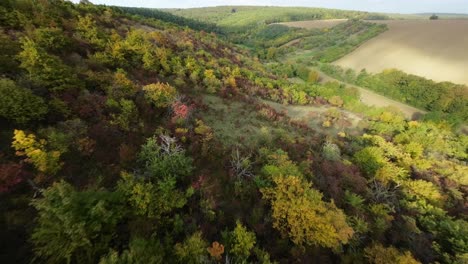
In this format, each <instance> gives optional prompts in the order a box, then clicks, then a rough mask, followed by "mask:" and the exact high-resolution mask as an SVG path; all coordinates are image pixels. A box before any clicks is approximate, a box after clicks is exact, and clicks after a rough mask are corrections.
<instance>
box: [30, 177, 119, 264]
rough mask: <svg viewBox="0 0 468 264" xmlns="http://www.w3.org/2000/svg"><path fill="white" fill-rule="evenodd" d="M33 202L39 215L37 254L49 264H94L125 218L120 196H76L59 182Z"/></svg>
mask: <svg viewBox="0 0 468 264" xmlns="http://www.w3.org/2000/svg"><path fill="white" fill-rule="evenodd" d="M42 195H43V197H42V198H39V199H35V200H33V201H32V206H34V208H35V209H36V210H37V211H38V218H37V225H36V227H35V228H34V230H33V233H32V242H33V244H34V251H35V253H36V254H37V256H38V257H40V258H42V259H44V260H47V263H72V262H73V263H95V262H96V261H97V258H98V257H99V256H100V255H101V254H103V253H105V252H106V251H107V250H108V247H109V242H111V241H112V240H113V239H114V238H115V231H116V226H117V224H118V223H119V221H120V220H121V219H122V217H123V215H124V208H123V206H122V205H123V203H122V199H121V197H120V195H119V194H118V193H111V192H107V191H104V190H89V191H84V192H77V191H76V190H75V189H74V188H73V187H72V186H71V185H70V184H68V183H66V182H64V181H60V182H56V183H54V184H53V185H52V186H51V187H49V188H47V189H46V190H44V191H43V192H42Z"/></svg>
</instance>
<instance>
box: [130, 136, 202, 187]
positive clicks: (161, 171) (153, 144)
mask: <svg viewBox="0 0 468 264" xmlns="http://www.w3.org/2000/svg"><path fill="white" fill-rule="evenodd" d="M159 138H160V140H161V144H158V142H157V138H156V137H151V138H148V139H147V141H146V143H145V144H144V145H143V146H142V148H141V151H140V153H139V155H138V159H139V161H140V162H141V163H142V164H143V165H144V168H145V170H144V174H145V175H146V176H147V177H149V178H154V179H165V178H171V177H172V178H175V179H180V178H183V177H186V176H188V175H190V174H191V173H192V170H193V165H192V162H193V160H192V158H190V157H188V156H186V155H185V150H183V149H182V148H181V147H180V146H179V145H178V144H177V143H176V140H175V139H174V138H172V137H170V136H165V135H162V136H160V137H159Z"/></svg>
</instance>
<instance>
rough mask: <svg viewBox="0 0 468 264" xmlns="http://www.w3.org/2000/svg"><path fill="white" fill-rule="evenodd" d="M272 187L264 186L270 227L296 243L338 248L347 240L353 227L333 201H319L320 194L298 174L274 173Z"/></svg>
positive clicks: (263, 190)
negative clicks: (275, 174)
mask: <svg viewBox="0 0 468 264" xmlns="http://www.w3.org/2000/svg"><path fill="white" fill-rule="evenodd" d="M273 181H274V183H275V186H274V187H271V188H263V189H261V192H262V194H263V197H264V199H266V200H268V201H270V203H271V210H272V217H273V227H274V228H276V229H278V230H279V231H280V232H281V234H282V235H283V236H286V237H289V238H290V239H291V240H292V242H294V244H296V245H299V246H305V245H319V246H323V247H328V248H337V247H338V246H340V245H341V244H346V243H348V241H349V239H350V238H351V237H352V235H353V233H354V232H353V229H352V228H351V227H349V226H348V224H347V223H346V215H345V214H344V213H343V211H341V210H340V209H338V208H337V207H336V206H335V204H334V203H333V202H332V203H327V202H324V201H322V194H321V193H320V192H318V191H316V190H314V189H312V188H311V184H310V183H307V182H305V181H304V180H301V179H300V178H299V177H297V176H287V175H285V176H276V177H274V178H273Z"/></svg>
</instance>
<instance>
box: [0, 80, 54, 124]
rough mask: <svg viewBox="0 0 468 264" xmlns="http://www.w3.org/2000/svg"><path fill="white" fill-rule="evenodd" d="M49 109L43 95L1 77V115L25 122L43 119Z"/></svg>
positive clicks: (18, 121)
mask: <svg viewBox="0 0 468 264" xmlns="http://www.w3.org/2000/svg"><path fill="white" fill-rule="evenodd" d="M47 111H48V109H47V105H46V103H45V102H44V100H43V99H42V98H41V97H39V96H36V95H34V94H33V93H32V92H31V91H30V90H28V89H24V88H21V87H18V86H16V84H15V82H14V81H12V80H9V79H3V78H0V116H2V117H4V118H6V119H9V120H12V121H15V122H16V123H19V124H25V123H28V122H30V121H34V120H41V119H43V118H44V116H45V115H46V114H47Z"/></svg>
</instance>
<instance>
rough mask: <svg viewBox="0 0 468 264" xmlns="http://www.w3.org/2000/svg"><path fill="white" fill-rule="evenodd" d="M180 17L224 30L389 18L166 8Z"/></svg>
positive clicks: (317, 11) (270, 9)
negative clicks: (301, 22)
mask: <svg viewBox="0 0 468 264" xmlns="http://www.w3.org/2000/svg"><path fill="white" fill-rule="evenodd" d="M164 11H167V12H170V13H172V14H174V15H177V16H182V17H186V18H190V19H196V20H199V21H203V22H205V23H215V24H217V25H218V26H219V27H221V28H223V29H224V30H229V31H239V32H240V31H243V30H246V29H250V28H254V27H256V26H258V25H260V24H271V23H279V22H291V21H302V20H317V19H336V18H349V19H353V18H354V19H376V18H379V19H386V18H388V17H387V16H385V15H380V14H376V13H369V12H362V11H347V10H338V9H327V8H312V7H277V6H218V7H204V8H189V9H164Z"/></svg>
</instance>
